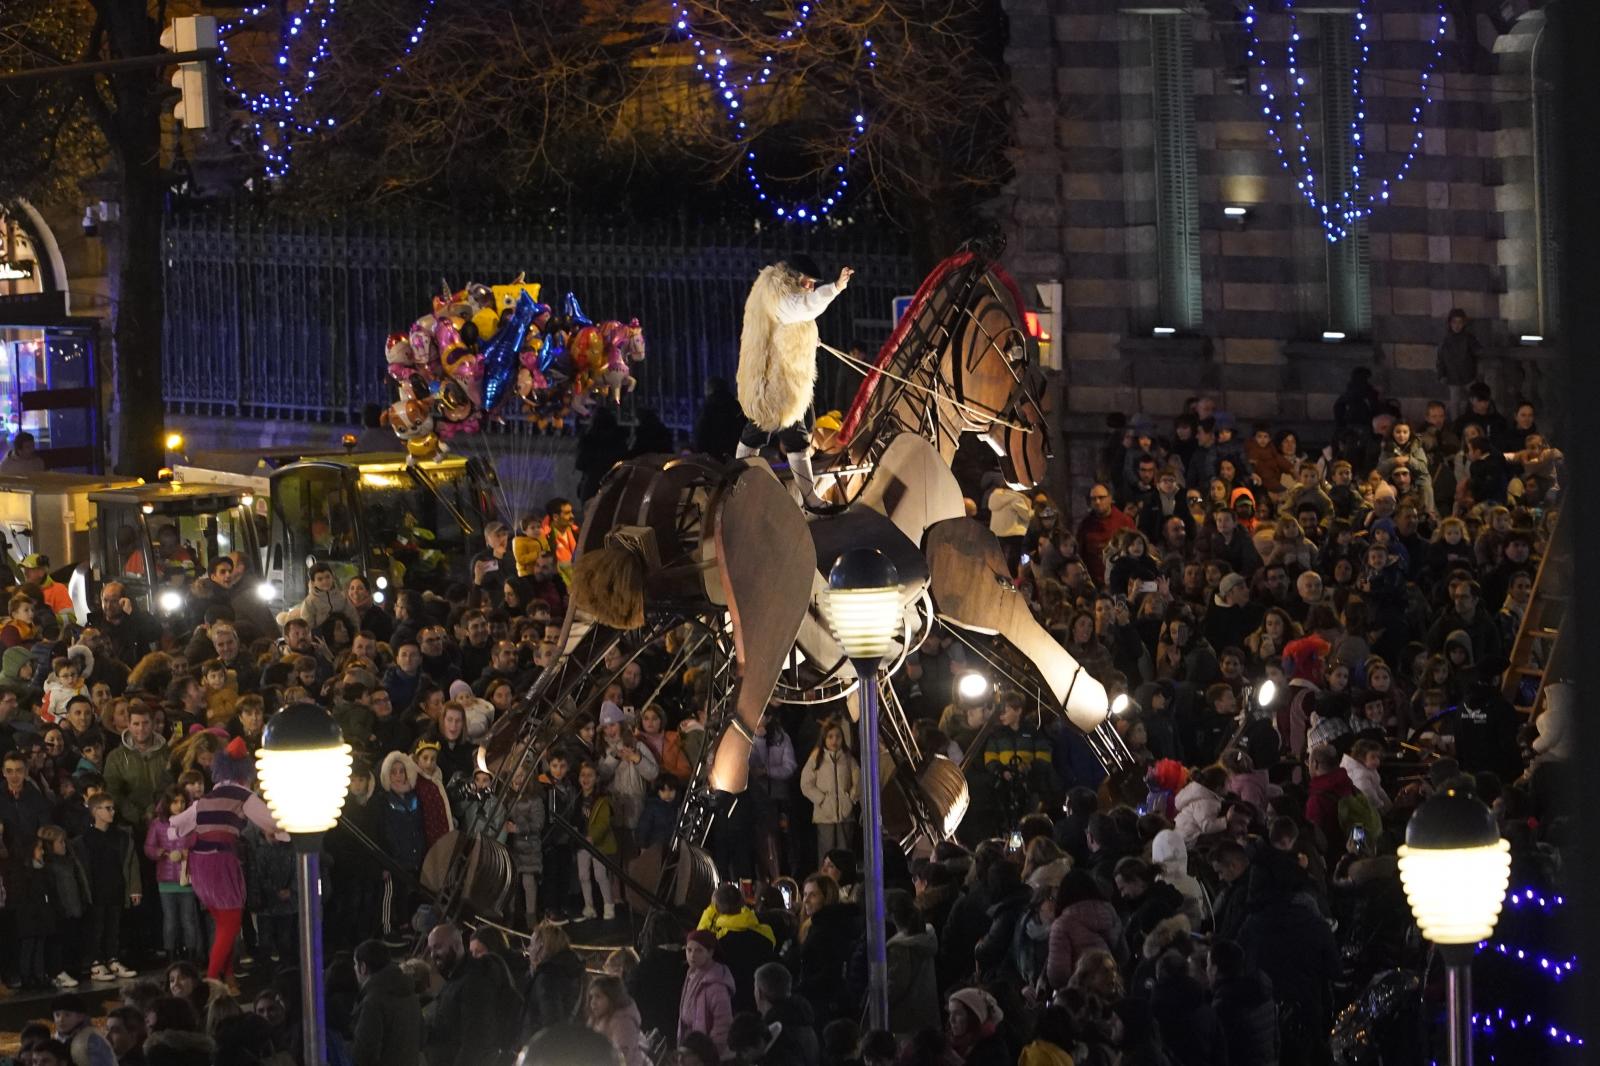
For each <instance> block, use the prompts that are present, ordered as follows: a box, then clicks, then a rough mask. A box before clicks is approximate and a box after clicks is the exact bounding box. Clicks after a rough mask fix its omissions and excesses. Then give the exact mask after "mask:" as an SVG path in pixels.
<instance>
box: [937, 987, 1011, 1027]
mask: <svg viewBox="0 0 1600 1066" xmlns="http://www.w3.org/2000/svg"><path fill="white" fill-rule="evenodd" d="M950 1002H952V1003H959V1004H961V1005H962V1006H963V1007H965V1008H967V1009H968V1010H969V1011H971V1012H972V1016H973V1017H974V1018H976V1019H978V1024H979V1025H980V1026H982V1025H999V1024H1000V1022H1001V1021H1002V1020H1004V1018H1005V1016H1006V1015H1005V1012H1004V1011H1002V1010H1001V1009H1000V1004H999V1003H996V1002H995V998H994V997H993V996H991V995H990V994H989V993H987V992H985V991H984V990H983V989H981V988H963V989H961V990H960V991H959V992H952V993H950Z"/></svg>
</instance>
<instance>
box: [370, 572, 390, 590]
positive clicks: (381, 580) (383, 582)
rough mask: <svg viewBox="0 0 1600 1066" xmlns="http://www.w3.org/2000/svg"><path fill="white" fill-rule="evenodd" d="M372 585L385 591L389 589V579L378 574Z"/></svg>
mask: <svg viewBox="0 0 1600 1066" xmlns="http://www.w3.org/2000/svg"><path fill="white" fill-rule="evenodd" d="M373 584H374V585H377V586H378V587H379V588H380V589H386V588H388V587H389V579H388V578H386V577H384V576H383V575H382V574H379V575H378V579H377V580H376V581H374V582H373Z"/></svg>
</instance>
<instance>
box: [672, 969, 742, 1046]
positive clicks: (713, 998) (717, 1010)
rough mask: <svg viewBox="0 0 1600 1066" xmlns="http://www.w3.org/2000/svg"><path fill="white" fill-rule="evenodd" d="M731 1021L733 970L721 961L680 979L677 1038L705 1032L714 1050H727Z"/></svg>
mask: <svg viewBox="0 0 1600 1066" xmlns="http://www.w3.org/2000/svg"><path fill="white" fill-rule="evenodd" d="M732 1021H733V974H731V973H729V972H728V968H727V967H726V966H724V965H722V963H720V962H715V961H713V962H711V963H708V964H707V965H705V966H703V967H701V968H700V969H695V968H693V967H691V968H690V969H689V975H688V976H687V977H685V978H684V980H683V996H682V997H681V998H680V999H679V1000H678V1040H679V1042H682V1040H683V1038H684V1037H685V1036H686V1035H688V1034H689V1033H691V1032H700V1033H705V1034H706V1035H707V1036H709V1037H710V1038H711V1042H712V1043H713V1044H715V1045H716V1047H717V1053H718V1054H719V1055H724V1056H726V1055H727V1054H728V1025H729V1023H731V1022H732Z"/></svg>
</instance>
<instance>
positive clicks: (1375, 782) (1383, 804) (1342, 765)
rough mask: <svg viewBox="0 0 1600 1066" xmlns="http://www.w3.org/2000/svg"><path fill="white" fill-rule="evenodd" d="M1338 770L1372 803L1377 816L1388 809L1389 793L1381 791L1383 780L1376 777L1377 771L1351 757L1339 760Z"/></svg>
mask: <svg viewBox="0 0 1600 1066" xmlns="http://www.w3.org/2000/svg"><path fill="white" fill-rule="evenodd" d="M1339 769H1341V770H1343V771H1344V772H1345V773H1346V774H1347V775H1348V776H1349V778H1350V783H1351V784H1353V785H1355V786H1356V788H1357V789H1359V790H1360V792H1361V794H1362V795H1363V796H1365V797H1367V799H1369V800H1371V801H1372V806H1373V809H1374V810H1376V811H1377V812H1378V813H1379V814H1382V813H1383V812H1384V811H1386V810H1388V809H1389V806H1390V803H1391V802H1392V801H1391V800H1390V799H1389V793H1387V792H1385V791H1384V789H1383V780H1382V778H1380V777H1379V776H1378V771H1376V770H1373V769H1370V768H1369V767H1368V766H1367V764H1366V763H1363V762H1361V761H1359V760H1357V759H1356V758H1354V757H1353V756H1351V755H1345V756H1343V757H1341V758H1340V759H1339Z"/></svg>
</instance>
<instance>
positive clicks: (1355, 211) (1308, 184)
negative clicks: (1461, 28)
mask: <svg viewBox="0 0 1600 1066" xmlns="http://www.w3.org/2000/svg"><path fill="white" fill-rule="evenodd" d="M1283 7H1284V10H1285V11H1286V12H1288V15H1289V41H1288V45H1287V47H1286V49H1285V68H1286V69H1285V75H1284V78H1285V84H1286V90H1287V93H1288V95H1289V97H1290V99H1291V101H1292V106H1291V107H1289V108H1288V109H1287V110H1288V115H1287V117H1286V116H1285V108H1284V107H1283V106H1282V104H1281V102H1280V100H1279V93H1278V91H1277V90H1275V89H1274V88H1273V87H1272V83H1271V82H1270V81H1269V80H1268V77H1267V55H1266V45H1265V44H1264V43H1263V41H1262V39H1261V31H1260V23H1261V16H1260V14H1259V13H1258V12H1257V10H1256V4H1255V0H1249V2H1248V3H1247V4H1246V6H1245V16H1244V23H1245V27H1246V28H1247V29H1248V30H1249V31H1250V47H1249V50H1248V58H1249V60H1250V62H1251V65H1252V66H1253V67H1255V68H1258V70H1259V73H1258V74H1257V75H1256V88H1257V90H1258V91H1259V92H1260V93H1261V94H1262V96H1263V97H1265V100H1266V102H1265V103H1264V104H1263V105H1262V107H1261V113H1262V115H1263V116H1265V117H1266V120H1267V135H1268V136H1269V137H1270V138H1271V139H1272V142H1273V151H1274V153H1275V154H1276V155H1277V157H1278V162H1279V165H1280V166H1282V168H1283V169H1284V170H1285V171H1287V172H1288V173H1289V174H1290V175H1291V176H1292V177H1294V179H1295V188H1296V189H1297V190H1298V191H1299V193H1300V195H1301V196H1302V197H1303V198H1304V199H1305V201H1306V202H1307V203H1308V204H1310V205H1311V208H1312V210H1313V211H1315V212H1316V213H1317V220H1318V221H1319V222H1320V223H1321V225H1322V228H1323V232H1324V235H1325V236H1326V237H1327V238H1328V240H1329V241H1330V242H1333V241H1340V240H1343V239H1344V238H1345V237H1348V236H1349V235H1350V233H1351V232H1352V231H1353V230H1354V228H1355V226H1356V224H1357V223H1359V222H1360V221H1361V220H1362V219H1364V218H1367V217H1369V216H1370V215H1371V214H1372V212H1373V210H1374V209H1375V208H1377V207H1378V206H1379V205H1381V204H1383V203H1384V202H1385V201H1387V200H1388V199H1389V192H1390V187H1391V186H1392V185H1396V184H1399V183H1400V182H1402V181H1404V180H1405V178H1406V175H1407V174H1409V173H1410V172H1411V164H1412V163H1414V162H1415V161H1416V158H1417V153H1418V152H1419V151H1420V150H1421V148H1422V137H1423V132H1424V130H1423V125H1422V115H1423V110H1424V108H1426V107H1427V105H1428V104H1431V103H1432V102H1433V75H1434V72H1435V71H1436V70H1437V69H1438V66H1439V62H1440V60H1441V59H1442V58H1443V54H1444V53H1443V47H1442V45H1441V44H1440V40H1441V38H1442V36H1443V33H1444V29H1445V26H1446V24H1447V18H1448V16H1447V15H1446V14H1445V10H1444V4H1443V2H1442V0H1441V2H1440V3H1439V5H1438V8H1437V15H1438V17H1437V18H1436V19H1434V20H1433V22H1432V26H1433V29H1432V34H1431V36H1430V38H1429V41H1428V44H1429V46H1430V47H1431V48H1432V49H1433V57H1432V58H1431V59H1430V60H1429V61H1428V63H1427V64H1426V65H1425V66H1424V67H1423V68H1422V71H1421V73H1420V78H1419V82H1418V92H1419V94H1420V97H1421V98H1420V99H1419V100H1418V102H1417V103H1416V104H1415V105H1414V106H1413V107H1412V108H1411V111H1410V113H1409V118H1410V122H1411V143H1410V145H1409V146H1408V147H1407V148H1406V151H1405V160H1404V162H1402V163H1401V164H1400V166H1399V167H1398V168H1397V169H1396V170H1395V172H1394V173H1393V174H1392V175H1390V176H1389V177H1386V178H1380V179H1378V180H1377V182H1376V183H1373V182H1372V181H1371V180H1370V177H1371V175H1369V174H1368V168H1367V134H1366V125H1367V122H1366V120H1367V99H1366V92H1365V89H1364V87H1363V83H1364V80H1365V71H1366V67H1367V63H1368V61H1369V60H1370V59H1371V58H1372V48H1371V45H1370V44H1368V42H1367V33H1368V31H1369V27H1370V24H1371V21H1372V18H1371V16H1370V15H1369V13H1368V10H1367V7H1368V0H1361V5H1360V8H1359V10H1358V11H1357V13H1356V15H1355V27H1356V28H1355V43H1356V47H1357V50H1358V51H1357V57H1356V62H1355V66H1354V67H1352V68H1351V70H1350V93H1351V96H1352V97H1353V103H1354V105H1355V107H1354V116H1355V117H1354V118H1353V119H1352V120H1351V122H1350V130H1349V137H1350V144H1351V147H1352V148H1353V149H1354V152H1355V161H1354V162H1353V163H1351V165H1350V171H1351V173H1350V181H1349V183H1348V187H1346V188H1343V189H1340V190H1339V191H1338V192H1337V193H1331V194H1327V195H1324V194H1323V193H1322V192H1321V191H1320V189H1321V186H1319V184H1318V182H1317V174H1316V171H1315V169H1314V168H1313V167H1312V165H1311V130H1310V128H1309V127H1310V125H1311V124H1310V123H1309V122H1308V121H1307V118H1306V94H1305V93H1303V92H1302V90H1303V89H1304V88H1305V84H1306V75H1305V72H1304V71H1303V70H1302V68H1301V64H1300V50H1299V44H1300V40H1301V37H1300V23H1299V15H1298V13H1297V12H1296V11H1295V7H1294V0H1283ZM1323 82H1324V86H1325V91H1328V92H1332V91H1333V88H1332V87H1333V85H1334V73H1333V72H1332V71H1331V70H1326V69H1325V70H1324V71H1323ZM1291 125H1292V126H1293V127H1294V132H1293V134H1290V133H1289V132H1288V127H1289V126H1291ZM1286 137H1288V138H1289V139H1290V140H1292V141H1293V145H1292V147H1291V146H1286V145H1285V138H1286Z"/></svg>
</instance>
